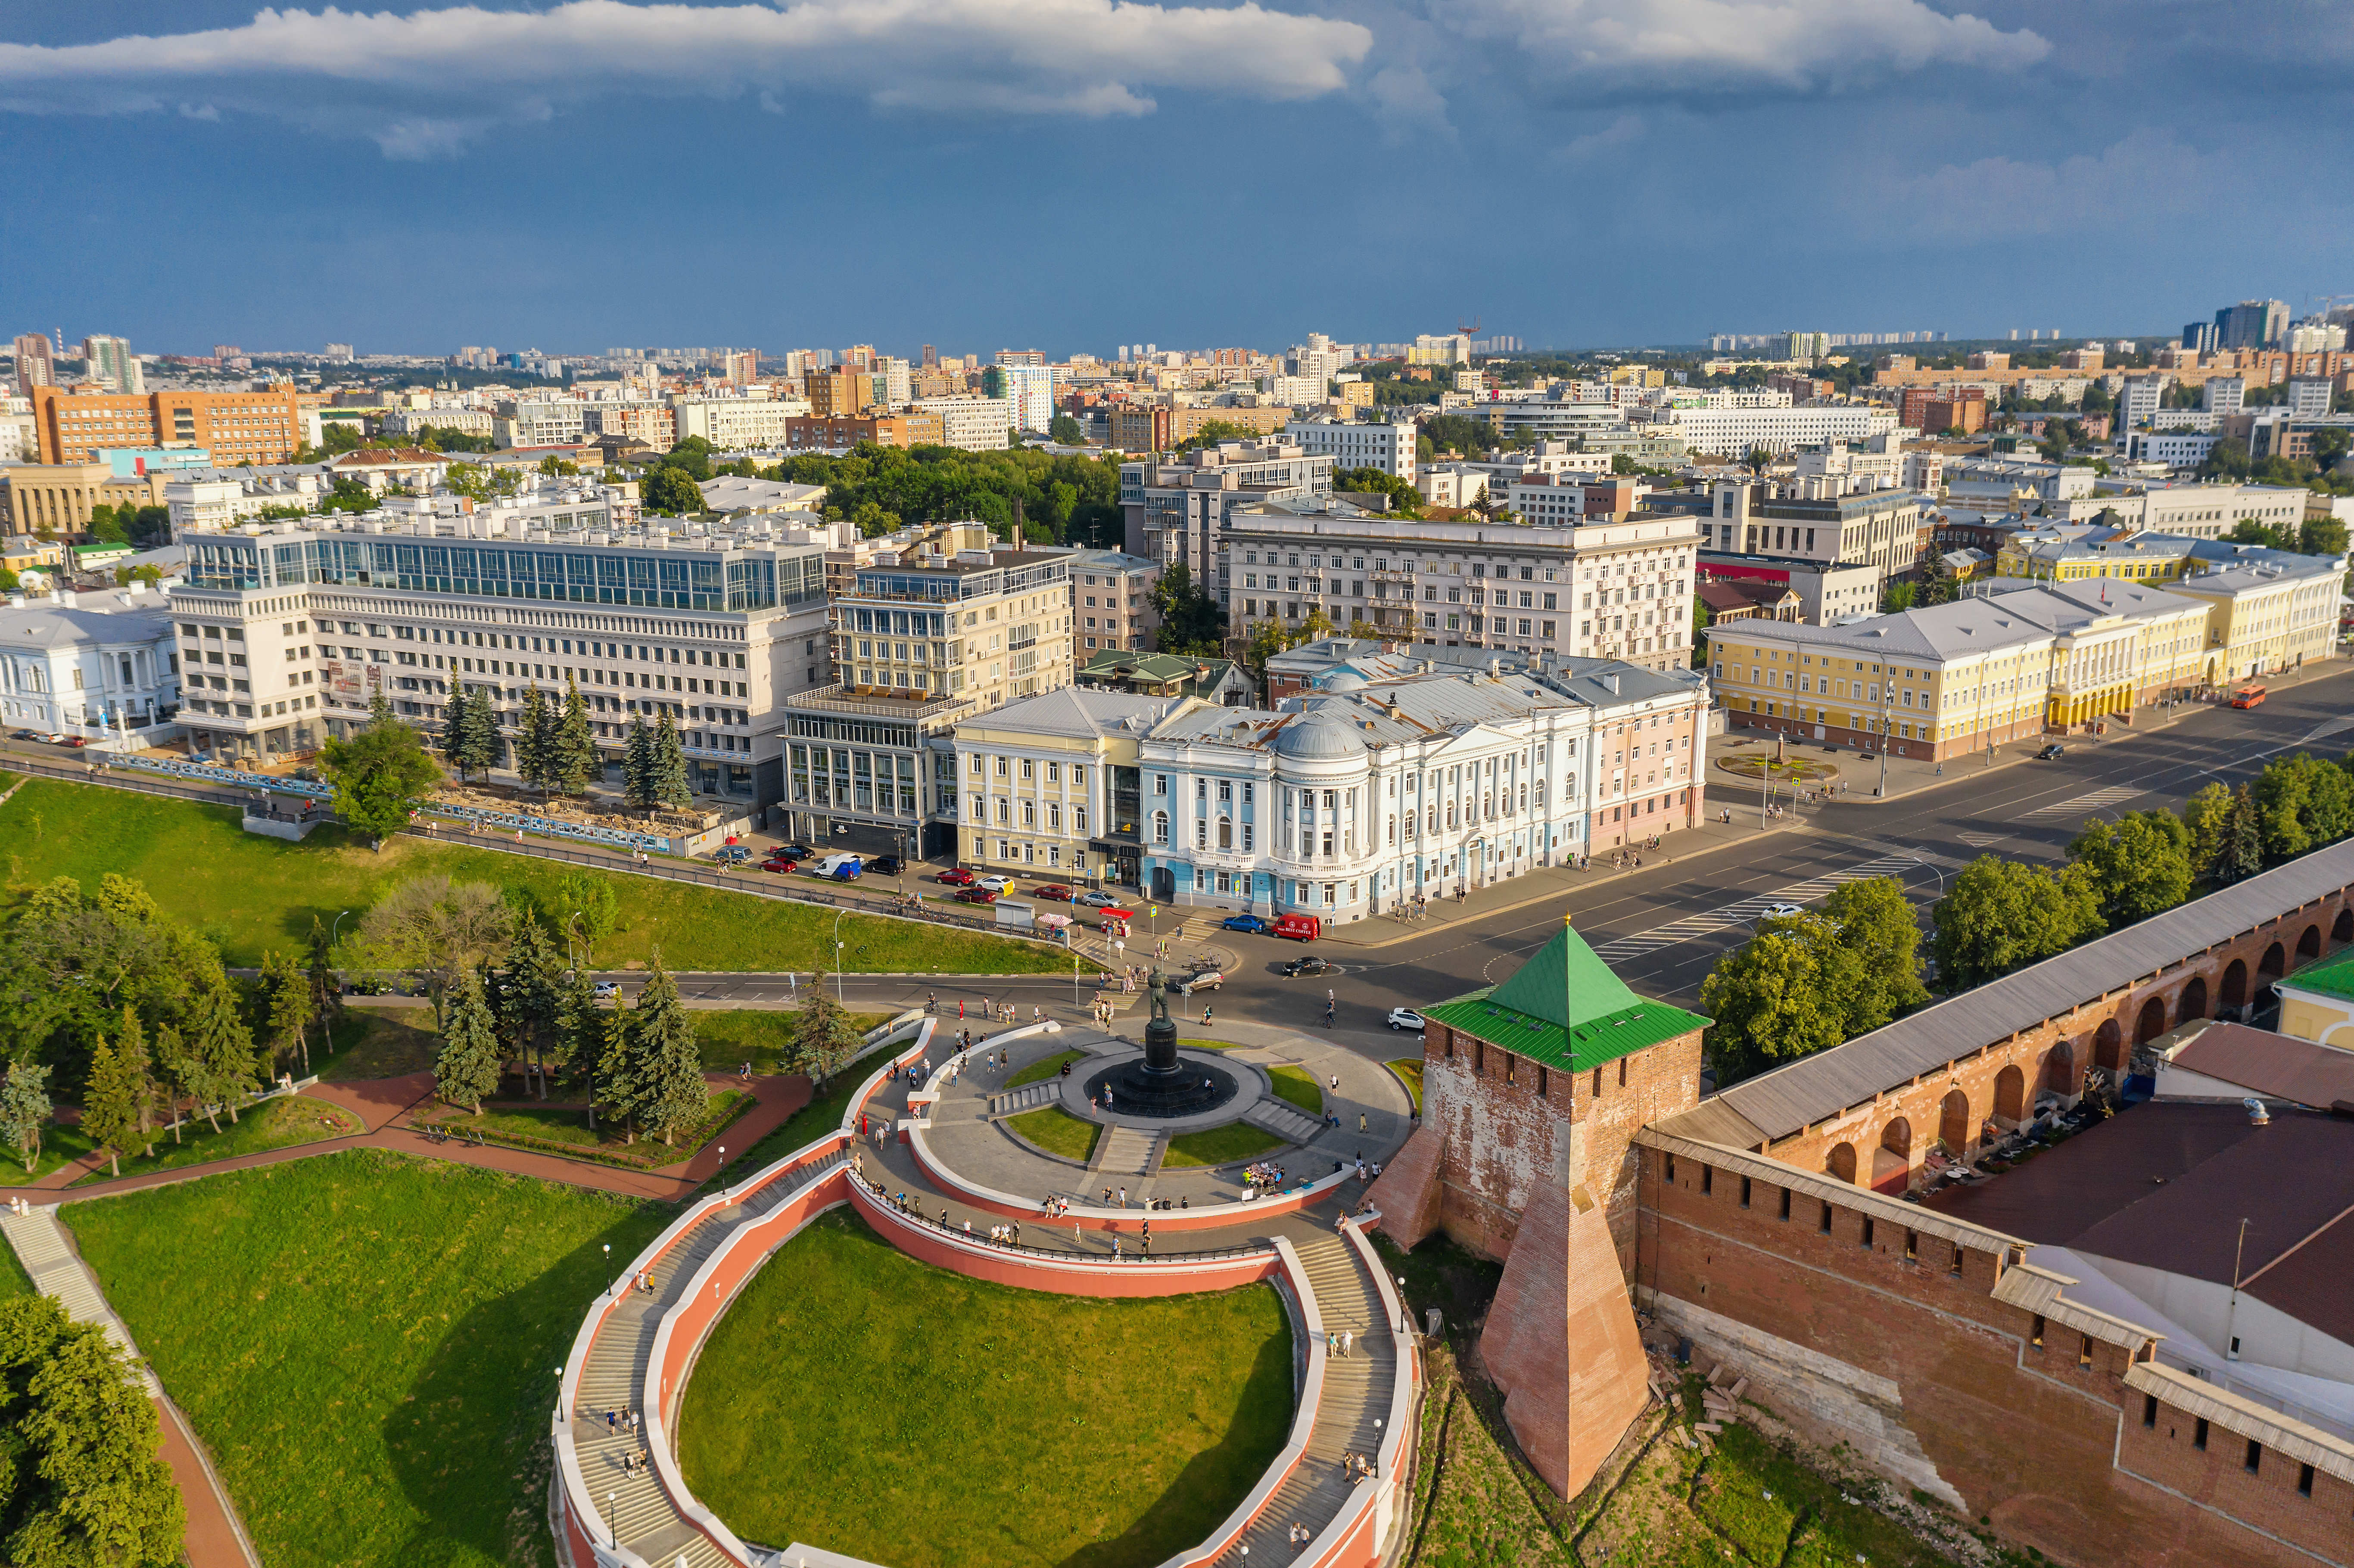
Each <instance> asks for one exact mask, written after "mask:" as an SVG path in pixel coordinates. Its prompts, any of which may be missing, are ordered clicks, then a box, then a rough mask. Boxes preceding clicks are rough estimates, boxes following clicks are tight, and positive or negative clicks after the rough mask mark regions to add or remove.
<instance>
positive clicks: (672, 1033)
mask: <svg viewBox="0 0 2354 1568" xmlns="http://www.w3.org/2000/svg"><path fill="white" fill-rule="evenodd" d="M630 1035H631V1053H630V1054H631V1057H632V1058H633V1059H634V1065H635V1068H636V1071H637V1075H638V1079H639V1082H640V1084H641V1085H642V1093H641V1095H640V1096H639V1102H638V1106H639V1114H640V1115H641V1116H642V1118H644V1120H645V1122H646V1125H647V1129H648V1130H649V1131H652V1132H658V1133H660V1134H661V1135H662V1140H663V1142H664V1143H675V1142H676V1141H677V1139H678V1135H679V1134H680V1133H682V1132H685V1131H689V1130H692V1129H693V1128H695V1127H696V1126H698V1125H700V1124H701V1122H702V1120H703V1118H704V1115H705V1112H706V1111H707V1110H709V1108H710V1106H711V1091H710V1089H709V1088H708V1087H707V1086H705V1084H704V1081H703V1057H702V1055H701V1054H700V1053H698V1052H697V1051H696V1050H695V1019H694V1016H693V1015H692V1014H690V1013H689V1012H687V1011H686V1004H685V1003H684V1002H683V1001H680V1000H679V996H678V982H677V981H676V980H673V979H672V978H671V972H670V970H668V969H664V968H663V961H662V955H661V954H659V953H657V954H655V955H654V968H653V978H652V979H651V980H647V981H646V985H645V989H644V990H642V991H640V992H638V1004H637V1005H636V1006H635V1007H633V1008H631V1010H630Z"/></svg>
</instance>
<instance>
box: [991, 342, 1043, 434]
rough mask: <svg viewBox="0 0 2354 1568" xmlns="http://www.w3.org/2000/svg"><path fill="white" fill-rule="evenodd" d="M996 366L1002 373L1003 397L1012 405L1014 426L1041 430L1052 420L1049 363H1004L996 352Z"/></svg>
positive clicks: (1001, 356)
mask: <svg viewBox="0 0 2354 1568" xmlns="http://www.w3.org/2000/svg"><path fill="white" fill-rule="evenodd" d="M996 369H997V371H998V373H999V374H1000V375H1002V376H1004V377H1005V397H1006V400H1007V401H1008V402H1010V403H1012V404H1013V418H1014V420H1015V428H1016V429H1023V430H1044V429H1046V428H1047V427H1048V426H1049V425H1052V424H1053V423H1054V422H1055V367H1054V366H1051V365H1008V364H1006V363H1005V361H1004V356H1003V355H1000V356H999V359H998V364H997V366H996Z"/></svg>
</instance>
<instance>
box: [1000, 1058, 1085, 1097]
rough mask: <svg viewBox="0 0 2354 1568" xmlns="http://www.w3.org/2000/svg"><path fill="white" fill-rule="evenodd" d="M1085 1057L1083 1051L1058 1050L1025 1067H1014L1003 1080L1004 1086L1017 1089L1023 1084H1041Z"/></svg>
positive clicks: (1057, 1075)
mask: <svg viewBox="0 0 2354 1568" xmlns="http://www.w3.org/2000/svg"><path fill="white" fill-rule="evenodd" d="M1086 1057H1087V1053H1086V1052H1085V1051H1058V1052H1056V1053H1055V1054H1054V1055H1052V1056H1047V1057H1044V1058H1042V1059H1040V1060H1038V1061H1035V1062H1033V1063H1031V1064H1030V1065H1028V1066H1026V1067H1022V1068H1018V1069H1016V1070H1015V1072H1014V1074H1013V1076H1012V1077H1010V1078H1008V1079H1006V1080H1005V1086H1006V1087H1007V1088H1009V1089H1018V1088H1020V1087H1021V1086H1023V1085H1024V1084H1043V1083H1044V1082H1045V1081H1046V1080H1047V1079H1049V1078H1053V1077H1059V1076H1060V1075H1062V1071H1063V1069H1064V1068H1065V1067H1067V1066H1069V1065H1072V1064H1073V1063H1075V1062H1080V1061H1084V1060H1085V1059H1086Z"/></svg>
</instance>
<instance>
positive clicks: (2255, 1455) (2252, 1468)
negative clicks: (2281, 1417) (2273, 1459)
mask: <svg viewBox="0 0 2354 1568" xmlns="http://www.w3.org/2000/svg"><path fill="white" fill-rule="evenodd" d="M2241 1465H2242V1467H2243V1468H2244V1469H2246V1471H2247V1472H2248V1474H2250V1475H2252V1476H2253V1475H2256V1474H2258V1473H2259V1472H2261V1471H2262V1469H2263V1468H2264V1445H2263V1444H2262V1443H2259V1442H2257V1441H2256V1440H2255V1439H2254V1438H2253V1437H2251V1438H2249V1439H2248V1457H2246V1458H2245V1459H2243V1460H2242V1461H2241Z"/></svg>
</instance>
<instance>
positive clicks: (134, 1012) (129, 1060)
mask: <svg viewBox="0 0 2354 1568" xmlns="http://www.w3.org/2000/svg"><path fill="white" fill-rule="evenodd" d="M114 1054H115V1058H116V1060H117V1061H119V1062H120V1063H121V1064H122V1074H123V1076H124V1077H126V1078H127V1079H129V1080H130V1083H131V1108H132V1111H133V1117H134V1118H135V1120H136V1123H137V1126H138V1128H139V1141H140V1143H141V1145H142V1146H143V1148H144V1149H145V1150H146V1151H147V1153H148V1155H149V1157H150V1158H153V1157H154V1153H155V1065H154V1062H153V1061H152V1060H150V1059H149V1057H148V1055H147V1031H146V1030H145V1029H144V1028H143V1027H142V1026H141V1024H140V1022H139V1011H138V1009H136V1008H134V1007H132V1006H131V1005H129V1004H128V1003H125V1004H124V1006H123V1009H122V1033H120V1034H119V1035H117V1036H116V1038H115V1042H114Z"/></svg>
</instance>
